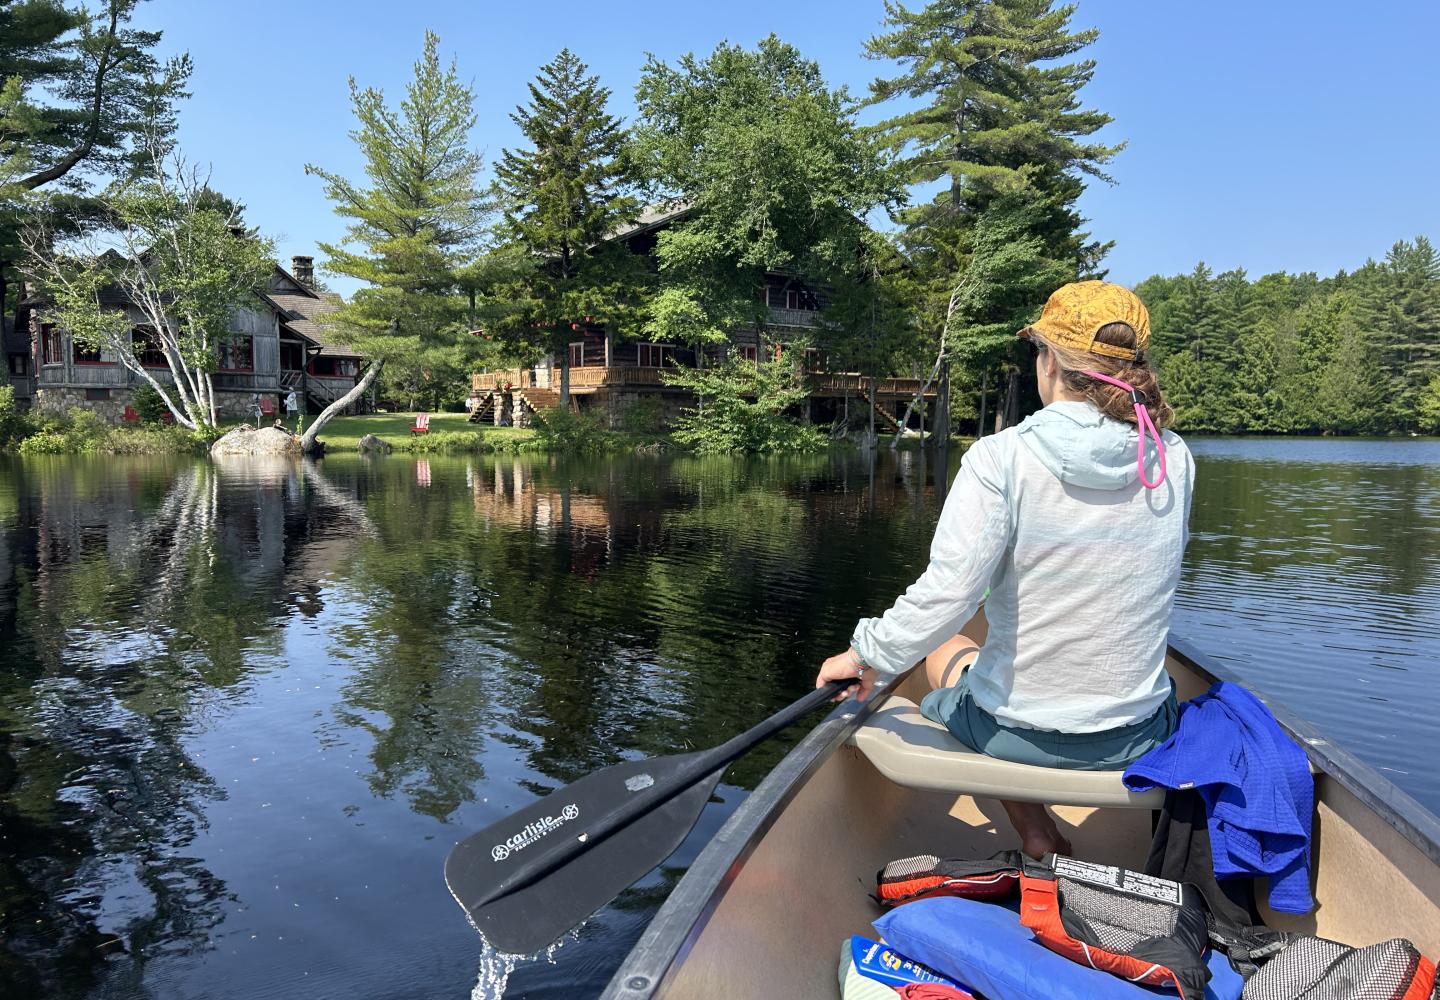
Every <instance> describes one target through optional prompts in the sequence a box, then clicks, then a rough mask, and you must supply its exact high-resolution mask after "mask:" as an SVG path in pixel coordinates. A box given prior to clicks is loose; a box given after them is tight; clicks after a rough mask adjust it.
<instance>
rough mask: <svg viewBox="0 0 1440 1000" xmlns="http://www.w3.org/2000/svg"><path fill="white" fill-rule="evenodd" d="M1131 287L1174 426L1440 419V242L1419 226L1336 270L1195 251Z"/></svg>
mask: <svg viewBox="0 0 1440 1000" xmlns="http://www.w3.org/2000/svg"><path fill="white" fill-rule="evenodd" d="M1136 291H1137V292H1138V293H1139V294H1140V296H1141V298H1143V299H1144V300H1145V302H1146V304H1147V305H1148V306H1149V308H1150V315H1151V319H1152V325H1153V329H1154V350H1155V354H1156V358H1157V361H1158V362H1159V364H1160V366H1161V371H1162V374H1163V380H1162V385H1163V386H1164V387H1165V391H1166V394H1167V395H1169V396H1170V397H1171V401H1172V403H1173V404H1174V405H1175V411H1176V426H1177V427H1178V428H1179V429H1180V430H1183V431H1192V432H1193V431H1198V432H1210V433H1218V434H1232V433H1259V434H1314V433H1323V434H1385V433H1422V434H1433V433H1436V432H1440V253H1437V252H1436V250H1435V248H1434V246H1432V245H1431V243H1430V241H1429V240H1428V239H1426V238H1425V237H1423V236H1421V237H1417V238H1416V239H1415V240H1414V242H1406V241H1401V242H1399V243H1396V244H1395V245H1394V246H1393V247H1391V248H1390V250H1389V252H1388V253H1386V254H1385V256H1384V258H1383V259H1381V260H1379V261H1376V260H1367V261H1366V262H1365V264H1364V265H1363V266H1362V267H1359V268H1357V269H1356V270H1354V271H1350V272H1345V271H1342V272H1340V273H1339V274H1336V275H1335V276H1334V277H1330V278H1320V277H1318V276H1317V275H1315V274H1313V273H1306V274H1287V273H1284V272H1281V273H1277V274H1267V275H1265V276H1264V277H1262V278H1259V279H1256V280H1253V281H1252V280H1251V279H1250V278H1249V277H1247V276H1246V274H1245V272H1244V271H1243V270H1234V271H1225V272H1223V273H1221V274H1213V273H1212V272H1211V271H1210V269H1209V268H1208V267H1206V266H1205V265H1204V264H1200V265H1198V266H1197V267H1196V268H1195V270H1194V271H1192V272H1191V273H1189V274H1183V275H1176V276H1174V277H1162V276H1159V275H1156V276H1154V277H1151V278H1148V279H1146V280H1145V281H1143V282H1141V283H1140V284H1139V285H1137V286H1136Z"/></svg>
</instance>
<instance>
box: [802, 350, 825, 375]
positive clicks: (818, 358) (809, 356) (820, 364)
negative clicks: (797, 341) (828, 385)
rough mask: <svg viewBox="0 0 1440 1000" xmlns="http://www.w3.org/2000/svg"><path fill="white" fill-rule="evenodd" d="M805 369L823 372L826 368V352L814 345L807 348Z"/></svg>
mask: <svg viewBox="0 0 1440 1000" xmlns="http://www.w3.org/2000/svg"><path fill="white" fill-rule="evenodd" d="M805 370H806V371H807V372H823V371H824V370H825V353H824V352H823V351H821V350H819V349H817V348H814V347H807V348H805Z"/></svg>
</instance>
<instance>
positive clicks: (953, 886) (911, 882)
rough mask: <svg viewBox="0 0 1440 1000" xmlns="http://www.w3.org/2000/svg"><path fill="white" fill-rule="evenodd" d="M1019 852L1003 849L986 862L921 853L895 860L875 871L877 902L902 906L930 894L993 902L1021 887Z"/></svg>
mask: <svg viewBox="0 0 1440 1000" xmlns="http://www.w3.org/2000/svg"><path fill="white" fill-rule="evenodd" d="M1022 863H1023V859H1022V858H1021V856H1020V852H1019V851H1001V852H1000V853H999V854H996V855H994V856H993V857H990V858H986V859H985V860H983V861H971V860H969V859H967V858H939V857H936V856H935V855H933V854H920V855H917V856H915V857H913V858H901V859H900V860H898V861H892V862H890V863H889V864H888V865H886V866H885V867H884V868H883V869H881V870H880V871H879V872H876V874H875V901H876V902H877V903H879V904H880V905H881V906H885V907H890V906H899V905H900V904H901V903H909V902H912V901H914V900H917V899H928V898H930V897H931V896H962V897H964V898H965V899H978V900H982V901H988V902H993V901H995V900H1001V899H1009V898H1011V897H1012V896H1014V895H1015V892H1016V890H1017V889H1018V888H1019V887H1020V866H1021V864H1022Z"/></svg>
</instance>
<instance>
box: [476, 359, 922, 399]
mask: <svg viewBox="0 0 1440 1000" xmlns="http://www.w3.org/2000/svg"><path fill="white" fill-rule="evenodd" d="M665 371H666V369H665V368H652V367H642V366H639V365H611V366H609V367H608V368H607V367H605V366H604V365H586V366H585V367H583V368H571V369H570V388H572V389H598V388H602V387H610V386H663V385H664V384H665V379H664V374H663V373H664V372H665ZM548 374H549V380H548V383H547V384H548V385H549V387H550V388H552V389H558V388H559V387H560V372H559V370H558V369H555V370H553V371H550V372H549V373H548ZM807 378H808V380H809V384H810V388H811V391H812V392H820V393H827V392H846V391H849V392H852V393H855V394H856V395H860V394H862V393H868V392H869V391H870V388H871V385H872V379H870V377H869V376H866V375H858V374H855V373H853V372H814V373H811V374H809V375H808V376H807ZM540 381H541V382H544V381H545V380H543V379H542V380H540ZM920 382H921V380H920V379H918V378H881V379H874V380H873V384H874V388H875V392H876V393H877V394H878V395H880V396H887V397H901V396H903V397H910V396H913V395H915V393H917V392H919V391H920ZM537 384H539V383H538V382H537V381H536V377H535V373H534V372H533V371H531V370H530V369H528V368H521V369H511V370H510V371H499V372H477V373H476V374H474V375H472V376H471V377H470V387H471V390H472V391H474V392H477V393H479V392H492V391H494V390H496V389H503V388H504V387H505V386H506V385H509V386H511V387H512V388H514V389H529V388H532V387H534V386H536V385H537ZM939 388H940V387H939V384H938V383H936V382H932V383H931V384H930V388H929V389H928V390H926V393H925V394H926V395H927V396H934V395H937V394H938V392H939Z"/></svg>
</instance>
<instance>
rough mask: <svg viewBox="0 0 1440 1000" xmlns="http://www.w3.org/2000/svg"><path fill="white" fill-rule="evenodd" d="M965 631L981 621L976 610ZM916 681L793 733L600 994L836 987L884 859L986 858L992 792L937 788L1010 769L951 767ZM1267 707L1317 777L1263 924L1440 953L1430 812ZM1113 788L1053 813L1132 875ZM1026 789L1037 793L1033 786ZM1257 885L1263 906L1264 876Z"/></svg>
mask: <svg viewBox="0 0 1440 1000" xmlns="http://www.w3.org/2000/svg"><path fill="white" fill-rule="evenodd" d="M971 627H972V628H975V629H976V631H979V630H981V629H983V621H977V622H972V623H971ZM966 634H968V635H972V636H973V635H975V632H973V631H971V630H970V628H967V630H966ZM1167 667H1168V669H1169V671H1170V674H1171V677H1172V678H1174V680H1175V683H1176V687H1177V690H1178V693H1179V695H1180V697H1181V698H1182V699H1185V698H1189V697H1193V696H1195V695H1197V694H1200V693H1201V692H1203V691H1204V690H1205V689H1206V688H1208V687H1209V686H1210V685H1211V684H1212V683H1214V681H1215V680H1217V679H1224V680H1233V679H1234V678H1233V677H1231V676H1229V674H1228V672H1227V671H1226V670H1224V669H1223V668H1222V667H1221V666H1220V665H1218V664H1216V663H1215V662H1213V661H1212V660H1209V659H1207V658H1206V657H1205V656H1204V655H1203V654H1202V653H1200V652H1199V651H1198V650H1196V649H1194V648H1193V647H1191V646H1190V645H1188V644H1187V643H1185V642H1183V641H1180V640H1172V643H1171V646H1170V650H1169V654H1168V657H1167ZM923 684H924V681H923V677H920V676H918V675H917V674H916V673H915V672H914V671H912V672H911V674H909V675H903V676H902V677H900V678H897V679H896V680H894V681H892V682H891V683H890V684H889V685H888V686H887V687H885V688H883V689H877V691H876V692H875V694H874V695H873V696H872V697H871V698H870V699H869V700H868V701H867V702H866V703H864V704H861V705H857V704H856V703H855V702H853V701H851V702H846V703H844V704H843V705H841V706H839V707H837V708H836V709H835V710H834V711H832V712H831V713H830V714H829V715H828V716H827V717H826V718H825V720H824V721H823V722H822V723H821V724H820V725H819V726H817V727H816V728H815V729H814V730H813V731H812V732H811V733H810V734H809V735H808V736H806V737H805V739H804V740H803V741H802V742H801V743H800V744H798V745H797V746H796V747H795V749H794V750H793V751H791V752H790V753H789V754H788V755H787V756H786V757H785V758H784V759H783V760H782V761H781V762H780V764H779V765H778V766H777V767H776V768H775V770H774V771H772V772H771V773H770V774H769V775H768V776H767V777H766V778H765V779H764V781H762V782H761V784H760V785H759V787H758V788H756V790H755V791H754V792H753V793H752V794H751V795H750V796H749V797H748V798H747V799H746V800H745V802H744V803H742V804H741V806H740V807H739V809H737V810H736V812H735V813H734V814H733V815H732V816H731V817H730V819H729V821H728V822H726V824H725V825H724V827H722V829H721V830H720V832H719V833H718V834H717V835H716V837H715V838H714V839H713V840H712V841H711V842H710V844H709V845H708V846H707V847H706V848H705V849H704V850H703V851H702V853H701V854H700V855H699V857H698V858H697V859H696V861H695V863H694V864H693V865H691V866H690V868H689V870H688V871H687V872H686V874H685V876H684V877H683V878H682V879H681V880H680V881H679V883H678V884H677V885H676V887H675V889H674V891H672V892H671V894H670V896H669V897H668V898H667V899H666V901H665V903H664V904H663V905H662V906H661V907H660V909H659V911H658V912H657V913H656V915H655V918H654V919H653V920H652V922H651V923H650V925H649V926H648V927H647V929H646V931H645V932H644V934H643V935H642V936H641V938H640V940H639V941H638V942H637V943H636V945H635V947H634V948H633V949H632V950H631V951H630V953H629V955H628V956H627V957H626V959H625V961H624V962H623V963H622V965H621V966H620V968H619V970H618V971H617V972H616V974H615V976H614V978H613V979H611V981H610V983H609V985H608V987H607V988H606V990H605V992H604V994H602V995H603V997H605V998H607V1000H642V998H649V997H662V998H677V1000H680V998H683V1000H734V998H736V997H762V996H783V997H837V996H838V995H839V993H838V986H837V984H836V978H835V966H836V960H837V955H838V954H839V949H840V943H841V941H843V940H844V939H845V938H847V937H848V936H849V935H851V934H871V935H872V936H873V931H872V930H871V928H870V923H871V921H872V920H874V919H875V918H876V917H878V916H879V915H880V914H879V910H878V908H877V907H876V905H875V904H874V902H873V901H872V900H871V899H870V898H869V896H868V895H867V893H868V892H871V891H873V889H874V878H875V872H876V871H878V870H879V869H880V868H882V867H884V865H885V864H886V862H888V861H890V860H893V859H895V858H901V857H906V856H908V855H915V854H939V855H941V856H956V857H976V858H983V857H988V856H989V855H991V854H993V853H994V852H995V851H998V850H1004V849H1010V848H1014V847H1015V846H1016V838H1015V834H1014V832H1013V831H1012V830H1011V829H1010V827H1009V826H1008V824H1007V823H1006V821H1005V815H1004V812H1003V811H1002V810H1001V808H1000V805H999V803H998V802H996V801H995V800H994V799H991V798H987V797H985V796H984V795H983V794H972V793H970V792H964V793H957V792H955V791H953V790H947V789H946V787H943V786H947V785H952V786H953V785H958V786H961V787H972V786H973V787H978V788H983V789H985V790H989V789H990V788H991V787H992V785H993V786H994V787H997V788H1000V787H1003V788H1007V789H1008V790H1011V791H1013V789H1011V788H1010V786H1007V785H1005V784H1004V782H1005V781H1006V780H1009V778H1008V777H1007V776H1004V775H1000V776H995V775H993V774H992V773H991V772H990V771H989V770H987V769H985V768H984V767H983V764H985V763H987V762H988V763H992V764H993V763H994V762H989V761H988V759H983V758H982V759H981V760H980V761H979V762H976V761H968V762H966V761H959V762H958V765H959V766H958V768H957V761H955V760H947V759H945V758H943V757H941V756H939V755H940V754H941V753H943V752H944V744H943V741H942V740H940V739H939V738H937V736H936V734H935V732H934V731H933V730H934V729H936V728H938V727H933V724H928V723H926V722H925V720H923V719H921V718H920V717H919V716H918V713H916V712H915V711H914V709H913V704H914V702H915V701H918V700H919V696H920V695H921V694H922V693H923V690H924V687H923ZM1269 707H1270V709H1271V711H1272V712H1273V713H1274V714H1275V716H1276V718H1277V719H1278V720H1279V721H1280V723H1281V725H1282V726H1283V727H1284V728H1285V729H1286V730H1287V731H1288V732H1289V733H1290V735H1291V736H1292V737H1293V738H1294V739H1295V740H1296V741H1297V742H1298V743H1299V744H1300V745H1301V746H1302V747H1304V749H1305V751H1306V753H1307V754H1308V755H1309V758H1310V762H1311V770H1312V772H1313V773H1314V776H1315V802H1316V810H1315V819H1314V826H1313V831H1312V836H1313V855H1312V875H1313V878H1314V880H1315V885H1314V889H1315V899H1316V904H1317V905H1316V908H1315V910H1314V911H1313V912H1312V913H1311V914H1309V915H1307V916H1303V917H1296V916H1293V915H1282V914H1276V913H1274V912H1272V911H1269V910H1268V909H1267V908H1266V907H1264V906H1263V902H1262V906H1261V912H1262V914H1263V915H1264V916H1265V918H1266V922H1267V923H1268V924H1269V925H1270V926H1272V927H1277V928H1282V929H1287V930H1297V931H1305V932H1308V933H1312V934H1318V935H1320V936H1322V937H1326V938H1330V939H1332V940H1336V941H1342V942H1345V943H1347V944H1353V945H1368V944H1373V943H1376V942H1379V941H1383V940H1386V939H1389V938H1393V937H1405V938H1409V939H1410V940H1411V941H1413V942H1414V943H1415V945H1416V946H1417V947H1418V948H1419V949H1420V951H1421V953H1422V954H1425V955H1427V956H1429V957H1431V958H1440V819H1437V818H1436V816H1434V815H1433V814H1431V813H1429V812H1427V811H1426V810H1425V809H1423V808H1422V807H1421V806H1420V805H1419V803H1417V802H1416V801H1415V800H1414V799H1412V798H1410V797H1409V796H1408V795H1406V794H1405V793H1404V792H1402V791H1400V790H1399V789H1398V788H1396V787H1395V786H1394V785H1393V784H1392V783H1391V782H1390V781H1389V780H1388V779H1386V778H1385V777H1384V776H1382V775H1381V774H1380V773H1379V772H1378V771H1376V770H1375V769H1374V768H1373V767H1371V766H1369V765H1367V764H1365V763H1363V762H1361V761H1360V760H1358V759H1357V758H1355V757H1354V756H1353V755H1352V754H1350V753H1349V752H1347V751H1345V750H1344V749H1342V748H1340V747H1337V746H1335V745H1334V744H1332V743H1330V742H1328V741H1327V740H1325V739H1324V738H1323V737H1321V736H1320V735H1319V734H1318V733H1317V732H1316V731H1315V730H1314V729H1313V727H1311V726H1309V725H1308V724H1306V723H1305V722H1303V721H1302V720H1300V719H1298V718H1296V717H1295V716H1294V715H1293V714H1291V713H1290V712H1288V711H1286V710H1285V709H1284V708H1283V707H1282V706H1278V705H1275V704H1273V703H1272V704H1270V706H1269ZM927 726H928V727H930V728H927ZM941 733H942V734H943V730H942V731H941ZM950 746H951V747H954V748H955V749H956V750H958V745H957V744H953V743H952V744H950ZM959 756H960V757H965V758H969V757H973V756H974V755H968V754H960V755H959ZM972 765H975V766H972ZM1007 766H1010V767H1014V765H1007ZM927 768H928V769H929V771H930V774H929V775H927V773H926V771H927ZM1028 770H1030V771H1033V772H1039V771H1042V770H1045V769H1039V768H1033V769H1028ZM1046 773H1047V774H1049V775H1056V774H1057V773H1059V772H1053V771H1047V772H1046ZM957 774H958V775H959V777H958V778H957V777H955V776H956V775H957ZM1066 774H1069V775H1071V776H1073V775H1074V774H1075V772H1066ZM1012 777H1013V776H1012ZM1034 777H1035V776H1034V775H1033V774H1032V775H1023V774H1022V775H1019V776H1018V779H1017V780H1020V781H1022V783H1023V781H1027V780H1031V779H1033V778H1034ZM1042 777H1043V776H1042ZM992 778H994V779H995V780H994V781H992V780H991V779H992ZM1085 780H1088V781H1089V784H1088V785H1086V784H1085ZM986 782H989V784H987V783H986ZM1042 784H1043V782H1042ZM1118 787H1119V782H1118V776H1117V775H1113V774H1111V775H1103V774H1101V775H1099V776H1098V777H1097V775H1095V774H1094V773H1091V775H1090V776H1089V778H1088V779H1084V780H1082V781H1081V783H1080V784H1078V785H1073V786H1072V785H1067V786H1066V788H1065V791H1064V793H1063V794H1064V795H1065V797H1067V798H1069V799H1071V800H1073V801H1076V802H1079V803H1085V804H1077V805H1064V806H1058V807H1057V808H1056V809H1055V813H1056V815H1057V819H1058V820H1059V824H1060V828H1061V831H1062V832H1063V833H1064V834H1065V835H1066V836H1067V837H1068V838H1069V839H1070V841H1071V842H1072V844H1073V845H1074V853H1075V856H1076V857H1079V858H1083V859H1086V860H1091V861H1099V862H1104V863H1107V864H1115V865H1121V866H1125V867H1129V868H1133V869H1137V870H1138V869H1141V868H1143V866H1144V862H1145V858H1146V854H1147V851H1148V847H1149V843H1150V838H1151V821H1152V811H1151V807H1152V806H1153V805H1154V804H1155V802H1154V799H1153V798H1151V799H1146V798H1145V797H1143V796H1141V797H1132V798H1131V799H1130V800H1129V801H1121V799H1120V798H1119V797H1118V796H1119V795H1123V794H1125V793H1120V792H1117V789H1118ZM1031 791H1032V792H1034V793H1035V797H1036V798H1037V799H1038V798H1039V797H1040V796H1041V795H1043V794H1044V793H1045V789H1042V788H1038V787H1037V788H1033V789H1031ZM1052 791H1053V790H1052ZM1010 797H1012V798H1016V797H1025V796H1024V795H1023V794H1022V795H1020V796H1017V795H1014V794H1011V795H1010ZM1257 896H1259V898H1260V899H1261V900H1262V901H1263V899H1264V889H1263V887H1258V888H1257Z"/></svg>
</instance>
